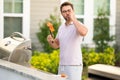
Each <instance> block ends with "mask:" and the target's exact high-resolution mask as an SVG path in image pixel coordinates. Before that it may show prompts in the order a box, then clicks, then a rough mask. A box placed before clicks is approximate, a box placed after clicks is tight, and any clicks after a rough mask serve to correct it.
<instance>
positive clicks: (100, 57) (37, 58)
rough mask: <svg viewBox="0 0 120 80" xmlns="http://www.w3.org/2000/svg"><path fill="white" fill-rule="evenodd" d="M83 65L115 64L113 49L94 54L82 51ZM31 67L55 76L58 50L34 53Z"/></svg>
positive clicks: (92, 51)
mask: <svg viewBox="0 0 120 80" xmlns="http://www.w3.org/2000/svg"><path fill="white" fill-rule="evenodd" d="M83 51H84V52H83V64H84V66H89V65H93V64H98V63H100V64H110V65H114V64H115V55H114V49H113V48H107V49H105V50H104V53H96V52H95V51H94V50H90V51H85V50H83ZM31 65H32V66H33V67H35V68H37V69H40V70H44V71H47V72H51V73H54V74H57V70H58V65H59V50H54V51H53V52H52V53H49V54H48V53H42V52H37V51H35V52H34V55H33V56H32V59H31Z"/></svg>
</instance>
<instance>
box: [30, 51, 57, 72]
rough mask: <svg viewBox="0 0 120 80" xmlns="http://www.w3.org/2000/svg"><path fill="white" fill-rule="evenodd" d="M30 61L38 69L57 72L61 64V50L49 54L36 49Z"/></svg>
mask: <svg viewBox="0 0 120 80" xmlns="http://www.w3.org/2000/svg"><path fill="white" fill-rule="evenodd" d="M30 63H31V65H32V66H33V67H35V68H37V69H40V70H43V71H46V72H50V73H54V74H57V71H58V65H59V64H58V63H59V51H58V50H54V51H53V52H52V53H49V54H48V53H44V52H43V53H42V52H37V51H35V52H34V55H33V56H32V59H31V61H30Z"/></svg>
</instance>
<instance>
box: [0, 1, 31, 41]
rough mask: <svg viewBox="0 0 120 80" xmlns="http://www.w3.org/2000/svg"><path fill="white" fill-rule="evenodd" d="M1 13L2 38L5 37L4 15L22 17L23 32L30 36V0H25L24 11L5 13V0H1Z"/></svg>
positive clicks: (0, 31)
mask: <svg viewBox="0 0 120 80" xmlns="http://www.w3.org/2000/svg"><path fill="white" fill-rule="evenodd" d="M0 14H1V15H0V22H1V23H0V26H1V27H0V39H3V38H4V17H22V19H23V20H22V34H23V35H24V36H25V37H26V38H30V0H23V13H4V0H0ZM26 30H28V31H26Z"/></svg>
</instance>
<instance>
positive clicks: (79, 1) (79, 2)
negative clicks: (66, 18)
mask: <svg viewBox="0 0 120 80" xmlns="http://www.w3.org/2000/svg"><path fill="white" fill-rule="evenodd" d="M70 2H72V4H73V5H74V10H75V14H76V16H77V19H78V20H79V21H81V22H84V19H83V15H84V0H70Z"/></svg>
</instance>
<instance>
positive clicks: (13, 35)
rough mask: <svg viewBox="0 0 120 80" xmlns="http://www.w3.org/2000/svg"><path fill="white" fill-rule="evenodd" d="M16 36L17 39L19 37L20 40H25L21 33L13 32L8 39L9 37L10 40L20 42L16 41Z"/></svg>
mask: <svg viewBox="0 0 120 80" xmlns="http://www.w3.org/2000/svg"><path fill="white" fill-rule="evenodd" d="M16 36H17V37H18V36H19V37H20V38H22V39H23V40H26V38H25V37H24V36H23V35H22V34H21V33H19V32H14V33H12V34H11V36H10V37H11V38H12V39H14V40H18V41H21V40H19V39H17V38H16Z"/></svg>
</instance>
